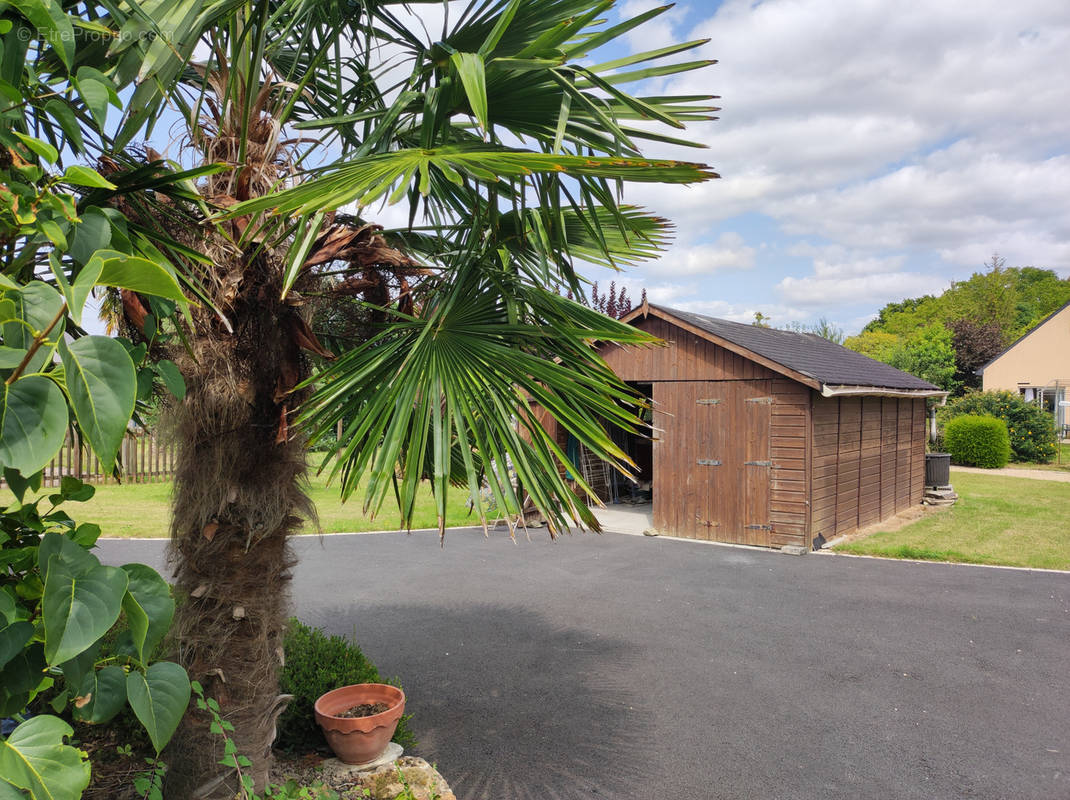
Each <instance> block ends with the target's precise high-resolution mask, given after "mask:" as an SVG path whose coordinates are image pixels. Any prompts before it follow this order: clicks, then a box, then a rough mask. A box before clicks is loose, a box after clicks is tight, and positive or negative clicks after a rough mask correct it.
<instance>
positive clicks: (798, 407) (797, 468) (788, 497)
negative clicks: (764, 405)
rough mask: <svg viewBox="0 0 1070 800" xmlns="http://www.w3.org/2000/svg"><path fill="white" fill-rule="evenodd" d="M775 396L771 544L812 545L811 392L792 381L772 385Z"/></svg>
mask: <svg viewBox="0 0 1070 800" xmlns="http://www.w3.org/2000/svg"><path fill="white" fill-rule="evenodd" d="M770 394H771V395H772V397H773V409H772V411H773V425H772V451H771V456H772V461H773V466H772V467H771V469H770V473H769V474H770V481H771V485H770V490H771V492H770V507H769V521H770V523H772V525H773V534H772V540H771V544H772V545H773V546H774V547H782V546H784V545H786V544H798V545H803V546H804V547H805V546H808V542H807V541H806V529H807V522H808V519H807V517H808V510H809V507H808V505H807V498H808V496H809V493H810V488H809V476H808V475H807V469H806V465H807V462H808V461H809V451H808V443H807V439H808V434H809V432H810V390H809V389H808V388H807V387H805V386H803V385H802V384H800V383H796V382H795V381H793V380H789V379H788V378H777V379H775V380H773V381H771V382H770Z"/></svg>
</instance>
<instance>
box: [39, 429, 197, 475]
mask: <svg viewBox="0 0 1070 800" xmlns="http://www.w3.org/2000/svg"><path fill="white" fill-rule="evenodd" d="M118 462H119V464H120V468H119V475H120V480H121V481H122V482H123V483H155V482H158V481H168V480H171V476H172V475H174V472H175V464H176V463H177V458H176V449H175V445H174V444H172V443H165V442H163V441H161V440H160V439H158V438H157V437H156V434H155V433H153V432H151V431H139V432H137V433H127V434H126V436H125V437H124V438H123V444H122V446H121V447H120V448H119V456H118ZM64 475H73V476H74V477H76V478H80V479H81V480H83V481H86V482H87V483H109V482H111V481H114V480H115V478H114V476H112V475H110V474H105V473H104V470H102V469H101V466H100V460H99V459H98V458H97V457H96V456H95V455H93V452H92V450H90V449H89V448H88V447H87V446H85V445H84V444H83V443H82V442H81V437H79V436H78V434H77V433H74V432H68V433H67V438H66V440H65V441H64V442H63V448H62V449H61V450H60V451H59V453H58V454H57V455H56V457H55V458H54V459H52V461H51V462H50V463H49V465H48V466H47V467H45V470H44V475H43V476H42V480H41V485H42V486H50V487H54V486H59V484H60V481H61V480H62V479H63V476H64Z"/></svg>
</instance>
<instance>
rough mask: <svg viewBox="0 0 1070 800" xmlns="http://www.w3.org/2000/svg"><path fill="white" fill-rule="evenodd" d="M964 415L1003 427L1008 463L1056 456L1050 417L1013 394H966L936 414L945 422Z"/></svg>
mask: <svg viewBox="0 0 1070 800" xmlns="http://www.w3.org/2000/svg"><path fill="white" fill-rule="evenodd" d="M964 414H974V415H988V416H992V417H997V418H998V419H1001V420H1003V421H1004V422H1006V423H1007V433H1008V435H1009V436H1010V444H1011V460H1012V461H1024V462H1029V463H1036V464H1047V463H1049V462H1051V461H1052V460H1053V459H1054V458H1055V456H1056V453H1057V450H1056V441H1057V439H1056V434H1055V421H1054V419H1053V418H1052V416H1051V414H1049V413H1048V412H1047V411H1045V410H1044V409H1043V408H1041V407H1040V406H1038V405H1036V404H1035V403H1028V402H1026V400H1025V398H1023V397H1022V396H1021V395H1019V394H1016V393H1014V392H1008V391H998V392H967V393H966V394H964V395H963V396H962V397H957V398H955V399H954V400H951V401H950V402H948V404H947V405H946V406H944V407H943V408H941V409H939V410H938V411H937V420H938V421H939V422H940V423H941V424H943V425H945V426H946V424H947V423H948V422H950V421H951V420H952V419H954V418H956V417H960V416H962V415H964Z"/></svg>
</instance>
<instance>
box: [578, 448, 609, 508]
mask: <svg viewBox="0 0 1070 800" xmlns="http://www.w3.org/2000/svg"><path fill="white" fill-rule="evenodd" d="M580 476H581V477H582V478H583V480H584V482H585V483H586V484H587V485H588V486H590V487H591V489H592V490H594V492H595V494H597V495H598V496H599V497H600V498H602V500H604V501H612V500H613V498H612V497H610V494H611V489H612V487H611V485H610V480H609V477H610V476H609V467H608V466H606V462H605V461H603V460H602V459H600V458H598V457H597V456H595V455H594V454H593V453H592V452H591V451H590V450H588V449H587V448H586V447H584V446H583V445H580Z"/></svg>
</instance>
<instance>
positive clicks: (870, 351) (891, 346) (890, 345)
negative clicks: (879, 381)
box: [843, 330, 901, 364]
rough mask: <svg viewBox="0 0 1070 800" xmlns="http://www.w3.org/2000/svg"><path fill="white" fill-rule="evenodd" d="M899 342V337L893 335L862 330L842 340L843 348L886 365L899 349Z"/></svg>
mask: <svg viewBox="0 0 1070 800" xmlns="http://www.w3.org/2000/svg"><path fill="white" fill-rule="evenodd" d="M900 342H901V339H900V337H898V336H896V335H895V334H894V333H887V332H885V331H871V330H864V331H862V332H861V333H860V334H858V335H857V336H848V337H847V338H846V339H844V341H843V346H844V347H846V348H848V349H850V350H854V351H855V352H856V353H861V354H862V355H864V356H868V357H869V358H872V359H875V360H876V361H883V362H884V363H886V364H887V363H890V362H891V360H892V354H893V353H894V352H895V351H896V348H898V347H899V345H900Z"/></svg>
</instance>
